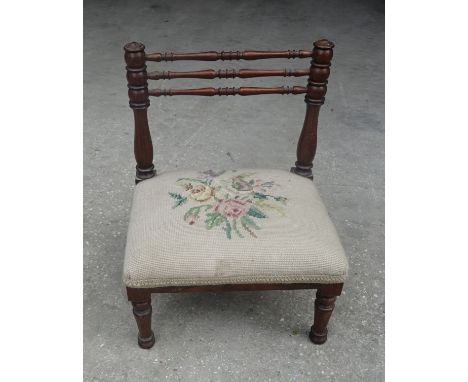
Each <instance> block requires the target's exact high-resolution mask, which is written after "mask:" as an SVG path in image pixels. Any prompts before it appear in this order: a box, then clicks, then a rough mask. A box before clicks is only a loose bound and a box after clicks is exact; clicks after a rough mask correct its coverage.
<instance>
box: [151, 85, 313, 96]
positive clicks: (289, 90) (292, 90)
mask: <svg viewBox="0 0 468 382" xmlns="http://www.w3.org/2000/svg"><path fill="white" fill-rule="evenodd" d="M305 93H307V88H306V87H304V86H281V87H274V88H257V87H240V88H198V89H149V90H148V95H150V96H153V97H162V96H169V97H170V96H181V95H188V96H206V97H212V96H216V95H219V96H229V95H240V96H253V95H259V94H305Z"/></svg>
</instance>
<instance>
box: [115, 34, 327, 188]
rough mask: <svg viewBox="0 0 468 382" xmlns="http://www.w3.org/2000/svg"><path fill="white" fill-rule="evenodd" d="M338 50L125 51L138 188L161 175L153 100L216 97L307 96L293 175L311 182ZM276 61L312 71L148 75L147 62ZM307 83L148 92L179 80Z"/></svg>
mask: <svg viewBox="0 0 468 382" xmlns="http://www.w3.org/2000/svg"><path fill="white" fill-rule="evenodd" d="M333 47H334V44H333V43H332V42H331V41H328V40H326V39H322V40H318V41H316V42H315V43H314V48H313V50H286V51H243V52H239V51H235V52H224V51H223V52H200V53H146V52H145V46H144V45H143V44H141V43H139V42H131V43H128V44H126V45H125V47H124V50H125V61H126V63H127V80H128V96H129V98H130V107H131V108H132V109H133V112H134V118H135V140H134V145H135V147H134V151H135V159H136V162H137V165H136V178H135V181H136V183H138V182H140V181H142V180H145V179H149V178H152V177H153V176H155V175H156V171H155V169H154V164H153V144H152V141H151V134H150V130H149V126H148V117H147V109H148V107H149V106H150V100H149V97H161V96H180V95H187V96H215V95H219V96H222V95H226V96H229V95H241V96H253V95H260V94H305V102H306V104H307V109H306V116H305V119H304V125H303V128H302V132H301V135H300V137H299V141H298V145H297V161H296V163H295V166H294V167H292V168H291V171H292V172H294V173H296V174H298V175H301V176H304V177H308V178H311V179H312V178H313V176H312V166H313V164H312V162H313V159H314V156H315V151H316V147H317V123H318V115H319V110H320V106H321V105H322V104H323V103H324V100H325V98H324V97H325V94H326V92H327V82H328V77H329V75H330V65H331V64H330V63H331V59H332V57H333ZM274 58H288V59H290V58H299V59H304V58H311V59H312V60H311V63H310V67H309V69H269V70H265V69H262V70H260V69H239V70H234V69H224V70H213V69H206V70H199V71H188V72H175V71H151V72H147V66H146V64H147V62H151V61H154V62H162V61H165V62H172V61H218V60H222V61H225V60H247V61H252V60H263V59H274ZM305 76H307V77H308V81H307V86H306V87H304V86H281V87H239V88H235V87H231V88H228V87H220V88H214V87H207V88H195V89H148V80H172V79H177V78H202V79H215V78H221V79H228V78H254V77H305Z"/></svg>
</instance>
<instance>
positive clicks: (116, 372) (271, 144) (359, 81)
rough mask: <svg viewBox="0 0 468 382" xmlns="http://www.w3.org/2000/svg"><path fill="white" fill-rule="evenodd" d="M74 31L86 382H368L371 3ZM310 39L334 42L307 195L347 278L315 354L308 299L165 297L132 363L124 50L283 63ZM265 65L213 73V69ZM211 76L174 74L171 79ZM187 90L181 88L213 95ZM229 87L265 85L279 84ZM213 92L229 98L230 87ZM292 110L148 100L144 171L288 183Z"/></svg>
mask: <svg viewBox="0 0 468 382" xmlns="http://www.w3.org/2000/svg"><path fill="white" fill-rule="evenodd" d="M84 27H85V32H84V91H85V93H84V96H85V97H84V108H85V110H84V376H85V380H86V381H159V380H161V381H165V380H168V381H382V380H383V378H384V377H383V375H384V10H383V5H382V4H381V2H379V1H376V2H369V1H364V0H362V1H349V0H348V1H336V0H327V1H325V0H324V1H307V0H304V1H227V0H224V1H214V0H213V1H169V0H166V1H125V2H123V1H115V0H109V1H92V2H91V1H88V2H85V7H84ZM322 36H325V37H327V38H329V39H331V40H333V41H335V43H336V53H335V58H334V64H333V71H332V76H331V78H330V85H329V92H328V94H327V102H326V104H325V106H324V107H323V108H322V113H321V120H320V122H321V123H320V128H319V130H320V131H319V148H318V153H317V156H316V160H315V177H316V178H315V179H316V180H315V182H316V184H317V186H318V188H319V189H320V191H321V194H322V197H323V199H324V201H325V203H326V205H327V206H328V208H329V212H330V215H331V217H332V219H333V221H334V222H335V224H336V226H337V230H338V232H339V234H340V237H341V239H342V242H343V245H344V247H345V249H346V251H347V253H348V256H349V259H350V265H351V272H350V277H349V281H348V282H347V283H346V284H345V288H344V292H343V295H342V297H341V298H339V299H338V302H337V306H336V310H335V313H334V315H333V317H332V320H331V322H330V327H329V329H330V335H329V340H328V342H327V343H326V344H325V345H323V346H315V345H313V344H311V343H310V342H309V339H308V337H307V332H308V330H309V327H310V325H311V323H312V319H313V301H314V295H313V294H312V292H310V291H288V292H263V293H248V292H246V293H230V294H179V295H176V294H172V295H171V294H168V295H161V296H155V297H153V309H154V313H153V325H154V329H155V333H156V337H157V343H156V345H155V347H154V348H153V349H151V350H149V351H144V350H140V349H139V348H138V347H137V344H136V327H135V323H134V321H133V317H132V314H131V307H130V305H129V304H128V302H127V301H126V299H125V294H124V289H123V285H122V281H121V272H122V262H123V253H124V246H125V235H126V229H127V224H128V217H129V210H130V205H131V199H132V191H133V175H134V161H133V147H132V133H133V132H132V128H133V117H132V112H131V110H130V109H129V108H128V106H127V94H126V81H125V71H124V62H123V52H122V46H123V45H124V43H125V42H128V41H132V40H140V41H143V42H145V43H146V45H147V48H148V50H154V51H157V50H162V51H164V50H169V51H171V50H175V51H177V50H179V51H184V50H185V51H200V50H222V49H225V50H226V49H228V50H230V49H233V50H236V49H243V48H253V49H283V48H286V49H287V48H291V49H292V48H302V47H311V44H312V42H313V41H314V40H315V39H318V38H320V37H322ZM78 48H79V47H71V49H78ZM277 63H278V65H277V66H278V67H282V66H283V64H287V63H288V62H287V61H286V62H283V61H281V60H280V61H278V62H277ZM187 64H188V65H187ZM268 64H269V66H270V67H271V62H267V63H266V64H265V63H263V62H243V63H241V64H239V63H229V62H226V63H224V67H227V68H240V67H241V66H244V67H265V65H268ZM222 65H223V63H222V62H220V63H208V64H206V63H205V64H203V63H192V64H191V65H190V63H185V64H181V63H176V64H175V65H174V67H173V68H177V69H181V68H187V67H190V68H195V69H201V68H206V67H216V68H220V67H222ZM289 65H290V66H291V67H302V66H303V65H307V62H306V61H297V60H296V61H290V62H289ZM156 67H157V66H156V65H153V66H152V68H156ZM160 67H162V68H167V66H165V65H161V66H160ZM193 81H194V82H193V83H187V82H184V81H181V82H179V84H180V85H187V84H188V85H190V84H191V85H194V84H195V85H200V86H205V85H212V84H213V81H211V82H207V81H203V80H193ZM243 81H244V82H242V83H243V84H247V83H248V84H253V85H255V84H259V85H264V84H271V85H275V84H283V83H284V82H285V79H283V78H276V79H275V78H270V79H257V80H252V81H250V82H248V81H247V80H243ZM303 81H304V80H303V79H293V80H292V81H291V83H293V84H303ZM218 83H219V84H220V85H219V86H228V84H229V86H234V85H239V84H240V83H241V80H238V81H231V82H223V81H221V80H219V82H218ZM169 84H170V85H173V86H174V85H177V82H175V81H174V82H170V83H169ZM304 108H305V105H304V103H303V101H302V96H274V95H272V96H263V97H255V98H249V97H244V98H243V97H224V98H221V97H216V98H212V99H207V98H202V97H180V98H172V99H154V100H153V102H152V104H151V108H150V110H149V115H150V118H151V120H150V121H151V125H152V133H153V138H154V139H153V141H154V146H155V163H156V166H157V169H158V171H160V172H163V171H167V170H171V169H176V168H178V169H180V168H200V169H209V168H211V169H214V170H216V169H222V168H236V167H266V168H273V167H275V168H284V169H289V167H290V166H291V164H293V163H294V161H295V145H296V142H297V138H298V136H299V132H300V129H301V125H302V120H303V116H304ZM241 121H242V122H241ZM64 128H66V126H65V127H64Z"/></svg>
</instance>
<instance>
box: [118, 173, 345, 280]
mask: <svg viewBox="0 0 468 382" xmlns="http://www.w3.org/2000/svg"><path fill="white" fill-rule="evenodd" d="M347 271H348V262H347V259H346V256H345V253H344V251H343V248H342V246H341V244H340V241H339V239H338V235H337V233H336V230H335V227H334V226H333V223H332V222H331V220H330V218H329V216H328V214H327V211H326V208H325V206H324V204H323V202H322V200H321V198H320V196H319V194H318V192H317V189H316V187H315V185H314V184H313V182H311V181H310V180H309V179H306V178H303V177H301V176H298V175H296V174H293V173H290V172H287V171H282V170H266V169H239V170H230V171H225V172H218V173H215V172H213V171H204V172H197V171H174V172H167V173H163V174H160V175H158V176H156V177H154V178H151V179H148V180H145V181H142V182H140V183H139V184H137V186H136V188H135V193H134V199H133V206H132V212H131V217H130V224H129V231H128V237H127V246H126V253H125V265H124V282H125V284H126V285H127V287H132V288H152V287H163V286H190V285H220V284H254V283H258V284H260V283H322V284H323V283H325V284H328V283H329V284H332V283H342V282H343V281H344V280H345V279H346V275H347Z"/></svg>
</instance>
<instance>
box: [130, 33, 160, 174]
mask: <svg viewBox="0 0 468 382" xmlns="http://www.w3.org/2000/svg"><path fill="white" fill-rule="evenodd" d="M124 50H125V62H126V63H127V81H128V97H129V99H130V102H129V103H130V107H131V108H132V109H133V114H134V118H135V141H134V152H135V159H136V162H137V166H136V177H135V182H136V183H138V182H140V181H142V180H145V179H149V178H152V177H153V176H154V175H155V174H156V173H155V171H154V165H153V143H152V141H151V134H150V130H149V126H148V116H147V109H148V107H149V105H150V102H149V96H148V82H147V74H146V64H145V63H146V58H145V46H144V45H143V44H141V43H139V42H131V43H128V44H127V45H125V47H124Z"/></svg>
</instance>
